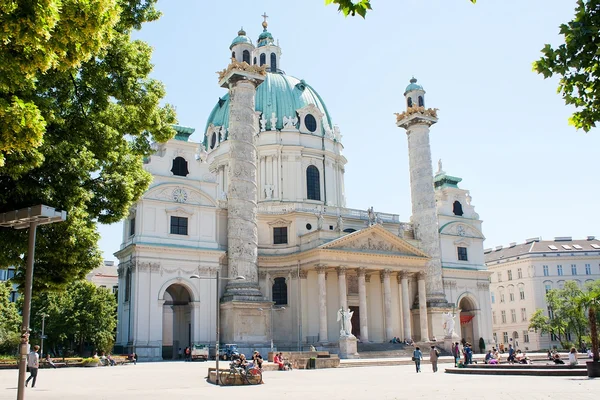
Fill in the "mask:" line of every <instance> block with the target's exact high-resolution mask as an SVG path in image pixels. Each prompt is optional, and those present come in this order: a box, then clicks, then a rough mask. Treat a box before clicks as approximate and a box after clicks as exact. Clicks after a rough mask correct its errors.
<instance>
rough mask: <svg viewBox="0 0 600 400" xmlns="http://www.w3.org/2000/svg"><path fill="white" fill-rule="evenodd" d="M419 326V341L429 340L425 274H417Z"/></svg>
mask: <svg viewBox="0 0 600 400" xmlns="http://www.w3.org/2000/svg"><path fill="white" fill-rule="evenodd" d="M417 278H418V288H419V325H420V326H421V341H422V342H424V341H426V340H429V329H428V327H427V289H426V287H427V286H426V284H425V273H424V272H419V274H418V275H417Z"/></svg>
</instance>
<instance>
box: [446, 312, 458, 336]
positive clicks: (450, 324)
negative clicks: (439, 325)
mask: <svg viewBox="0 0 600 400" xmlns="http://www.w3.org/2000/svg"><path fill="white" fill-rule="evenodd" d="M454 317H456V315H455V314H453V313H452V314H451V313H450V311H448V312H447V313H445V314H444V333H445V334H446V337H447V338H451V337H454V336H455V335H456V332H455V331H454V326H455V324H456V322H455V321H454Z"/></svg>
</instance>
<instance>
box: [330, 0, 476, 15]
mask: <svg viewBox="0 0 600 400" xmlns="http://www.w3.org/2000/svg"><path fill="white" fill-rule="evenodd" d="M469 1H470V2H471V3H473V4H475V3H476V2H477V0H469ZM330 4H335V5H337V6H338V11H340V12H341V13H343V14H344V16H345V17H347V16H348V15H351V16H353V17H354V16H355V15H356V14H358V15H360V16H361V17H363V18H364V17H365V16H366V15H367V11H369V10H372V8H371V0H325V5H330Z"/></svg>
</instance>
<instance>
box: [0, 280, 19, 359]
mask: <svg viewBox="0 0 600 400" xmlns="http://www.w3.org/2000/svg"><path fill="white" fill-rule="evenodd" d="M11 291H12V284H11V283H10V282H0V354H9V353H14V352H15V351H16V350H17V343H18V342H19V337H20V334H19V324H20V322H21V316H20V315H19V312H18V311H17V306H16V305H15V303H13V302H11V301H10V292H11Z"/></svg>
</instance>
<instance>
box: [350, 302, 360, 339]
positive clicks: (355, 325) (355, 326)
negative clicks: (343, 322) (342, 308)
mask: <svg viewBox="0 0 600 400" xmlns="http://www.w3.org/2000/svg"><path fill="white" fill-rule="evenodd" d="M348 308H349V309H350V311H354V314H352V319H351V320H350V323H351V324H352V334H353V335H354V336H356V337H360V311H359V308H358V307H355V306H349V307H348Z"/></svg>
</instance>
